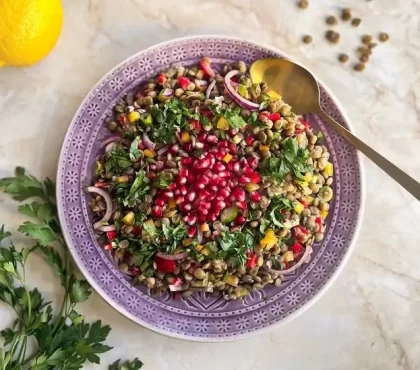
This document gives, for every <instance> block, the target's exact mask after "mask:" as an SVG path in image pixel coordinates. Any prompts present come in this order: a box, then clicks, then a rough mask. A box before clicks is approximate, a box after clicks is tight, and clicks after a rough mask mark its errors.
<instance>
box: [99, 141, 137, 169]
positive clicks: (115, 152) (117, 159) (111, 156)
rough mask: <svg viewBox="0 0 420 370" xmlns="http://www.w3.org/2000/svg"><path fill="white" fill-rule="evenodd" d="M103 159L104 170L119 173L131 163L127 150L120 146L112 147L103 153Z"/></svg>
mask: <svg viewBox="0 0 420 370" xmlns="http://www.w3.org/2000/svg"><path fill="white" fill-rule="evenodd" d="M104 160H105V171H106V172H114V173H120V172H121V171H123V170H124V169H126V168H128V167H130V166H131V165H132V164H133V163H132V162H131V161H130V158H129V156H128V154H127V152H126V151H125V150H124V148H122V147H121V146H115V147H114V148H112V150H110V151H109V152H108V153H106V154H105V156H104Z"/></svg>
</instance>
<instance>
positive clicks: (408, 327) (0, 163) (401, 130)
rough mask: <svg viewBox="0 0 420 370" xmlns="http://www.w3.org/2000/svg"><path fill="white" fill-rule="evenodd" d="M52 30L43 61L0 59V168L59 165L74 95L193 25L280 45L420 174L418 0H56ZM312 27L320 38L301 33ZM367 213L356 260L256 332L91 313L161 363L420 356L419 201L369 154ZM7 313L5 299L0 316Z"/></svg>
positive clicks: (393, 360) (331, 362) (294, 368)
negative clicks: (186, 331)
mask: <svg viewBox="0 0 420 370" xmlns="http://www.w3.org/2000/svg"><path fill="white" fill-rule="evenodd" d="M63 3H64V7H65V24H64V29H63V32H62V35H61V38H60V40H59V43H58V45H57V47H56V48H55V50H54V51H53V52H52V54H51V55H50V56H49V57H48V58H47V59H46V60H44V61H43V62H42V63H41V64H39V65H37V66H35V67H32V68H28V69H21V70H18V69H11V68H3V69H1V70H0V117H1V119H0V176H4V175H8V174H10V173H11V171H12V169H13V168H14V167H15V166H16V165H23V166H25V167H26V168H28V169H30V170H31V172H32V173H33V174H35V175H39V176H45V175H48V176H50V177H54V176H55V171H56V165H57V158H58V154H59V150H60V147H61V143H62V140H63V137H64V134H65V132H66V130H67V127H68V125H69V122H70V120H71V118H72V116H73V114H74V112H75V111H76V109H77V107H78V105H79V103H80V102H81V101H82V99H83V97H84V96H85V94H86V93H87V92H88V91H89V89H90V88H91V86H92V85H93V84H94V83H95V82H96V81H97V80H98V79H99V78H100V77H101V76H102V75H103V74H104V73H106V72H107V71H108V70H109V69H110V68H111V67H113V66H114V65H115V64H116V63H118V62H120V61H122V60H123V59H125V58H126V57H128V56H130V55H131V54H133V53H135V52H137V51H139V50H141V49H143V48H145V47H147V46H150V45H152V44H155V43H157V42H160V41H164V40H168V39H170V38H174V37H179V36H186V35H195V34H206V33H207V34H225V35H234V36H240V37H243V38H246V39H249V40H253V41H257V42H261V43H264V44H268V45H272V46H275V47H278V48H281V49H283V50H285V51H287V52H288V53H290V54H291V55H292V56H294V57H295V58H296V59H297V60H298V61H300V62H302V63H305V64H306V65H307V66H308V67H310V68H311V69H312V70H313V71H314V72H315V73H316V74H317V75H318V76H319V77H320V78H321V79H322V80H324V81H325V82H326V84H327V85H328V86H329V87H330V88H331V89H332V91H333V92H334V93H335V94H336V95H337V97H338V98H339V99H340V101H341V102H342V104H343V105H344V106H345V107H346V110H347V112H348V114H349V116H350V118H351V119H352V121H353V124H354V127H355V129H356V131H357V133H358V134H359V135H360V136H361V137H363V138H364V139H365V140H366V141H367V142H368V143H369V144H370V145H372V146H373V147H374V148H375V149H377V150H379V151H381V152H382V153H383V154H385V155H386V156H387V157H388V158H389V159H391V160H392V161H394V162H395V163H396V164H397V165H399V166H401V167H402V168H403V169H404V170H406V171H407V172H408V173H409V174H411V175H412V176H414V177H415V178H417V179H418V180H420V174H419V172H420V154H419V150H418V148H419V141H420V79H419V76H420V72H419V65H420V3H419V2H418V0H373V1H370V2H367V1H365V0H310V3H311V4H310V10H306V11H302V10H299V9H297V8H296V6H295V5H294V3H295V1H294V0H258V1H257V0H255V1H252V0H177V1H175V0H153V1H152V0H143V1H142V0H119V1H115V0H89V1H88V0H64V1H63ZM340 6H349V7H351V8H353V9H354V11H353V12H354V14H355V15H358V16H361V17H362V18H363V23H362V26H361V27H360V28H358V29H354V28H352V27H351V26H349V25H342V26H340V32H341V33H342V42H341V44H340V46H339V47H332V46H330V45H328V44H327V43H326V42H325V41H324V39H323V33H324V30H325V26H324V22H323V19H324V17H325V15H328V14H330V13H334V12H336V11H337V10H338V9H339V8H340ZM379 31H387V32H389V34H390V36H391V40H390V42H388V43H387V44H384V45H381V46H380V47H378V48H377V50H375V54H374V56H373V58H372V62H371V63H370V64H369V66H368V68H367V69H366V71H365V72H364V73H362V74H357V73H355V72H353V71H352V69H351V67H350V66H346V67H343V66H341V65H339V64H338V63H337V62H336V54H337V52H339V51H343V52H347V53H348V54H350V55H351V56H352V57H354V54H353V49H354V48H355V47H356V45H357V44H358V37H359V36H360V35H361V34H363V33H365V32H366V33H369V32H370V33H372V34H377V33H378V32H379ZM306 33H308V34H311V35H312V36H313V37H314V43H313V44H311V45H309V46H307V45H303V44H302V43H301V42H300V38H301V37H302V35H304V34H306ZM365 170H366V184H367V199H366V212H365V218H364V222H363V226H362V230H361V234H360V238H359V240H358V242H357V245H356V248H355V250H354V253H353V255H352V257H351V259H350V262H349V263H348V264H347V266H346V267H345V269H344V271H343V272H342V274H341V275H340V276H339V278H338V280H337V281H336V283H335V284H334V285H333V286H332V287H331V289H330V290H329V291H328V292H327V293H326V294H325V295H324V296H323V297H322V298H321V299H320V300H319V301H318V302H317V303H316V304H315V305H314V306H312V307H311V308H310V309H309V310H307V311H306V312H305V313H304V314H303V315H301V316H300V317H298V318H297V319H295V320H294V321H292V322H290V323H288V324H285V325H283V326H281V327H279V328H278V329H276V330H273V331H272V332H271V333H269V334H264V335H261V336H258V337H255V338H252V339H248V340H243V341H240V342H236V343H226V344H200V343H191V342H184V341H180V340H175V339H170V338H166V337H164V336H162V335H158V334H155V333H153V332H150V331H148V330H146V329H143V328H141V327H139V326H136V325H135V324H133V323H132V322H131V321H129V320H128V319H126V318H124V317H123V316H121V315H119V314H118V313H117V312H116V311H114V310H113V309H112V308H110V307H109V306H108V305H107V304H105V303H104V302H103V301H102V300H101V299H100V298H99V297H98V296H97V295H96V294H94V295H93V297H92V298H91V299H90V300H89V301H88V303H86V304H84V305H83V307H82V311H83V313H84V314H85V315H86V317H87V319H89V320H94V319H98V318H101V319H103V320H104V321H105V322H106V323H108V324H110V325H111V326H112V328H113V330H112V332H111V335H110V338H109V342H110V344H111V345H113V346H114V347H115V349H114V350H113V351H111V352H109V353H107V354H106V355H104V356H102V365H100V366H97V367H94V366H87V367H86V369H91V368H92V369H93V368H100V369H103V368H105V364H106V363H108V362H110V361H112V360H115V359H116V358H119V357H124V358H125V357H134V356H139V357H140V358H141V359H142V360H143V361H144V362H145V364H146V366H145V368H146V369H159V370H168V369H171V370H188V369H201V370H211V369H215V368H219V369H221V370H225V369H226V370H234V369H238V370H239V369H241V370H248V369H249V370H251V369H267V370H275V369H282V370H303V369H311V370H330V369H331V370H342V369H346V370H347V369H360V370H365V369H366V370H367V369H369V370H414V369H420V345H419V343H420V315H419V312H420V268H419V267H418V266H419V263H420V245H419V244H420V243H419V242H420V231H419V230H420V229H419V224H420V223H419V221H420V205H419V203H418V202H417V201H415V200H414V199H413V198H412V197H411V196H410V195H409V194H407V193H406V192H405V191H404V190H402V189H401V188H400V187H399V186H398V185H396V184H395V183H394V182H393V181H392V180H390V179H389V178H388V177H387V176H386V175H385V174H383V173H382V172H381V170H379V169H378V168H376V167H375V166H374V165H372V164H371V163H369V162H368V161H365ZM0 209H1V212H0V224H1V223H7V224H8V225H9V228H10V229H16V227H17V225H18V224H19V222H21V221H22V219H21V218H20V217H18V216H17V215H16V211H15V209H16V204H14V203H13V202H11V201H10V200H8V199H6V197H5V196H4V195H0ZM42 263H43V262H41V261H40V259H39V258H38V259H37V258H35V259H34V260H33V263H32V265H31V270H30V279H31V280H32V283H33V285H34V286H35V285H36V286H38V287H39V288H41V290H42V291H44V292H46V293H47V295H48V296H49V297H50V298H54V297H58V296H59V295H60V290H59V288H58V284H56V282H55V280H54V278H53V277H52V274H51V272H50V271H49V270H48V269H44V268H41V267H40V266H43V265H41V264H42ZM11 318H12V314H11V312H9V311H8V310H5V309H4V307H3V306H0V327H3V326H4V325H5V324H6V323H7V322H9V320H11Z"/></svg>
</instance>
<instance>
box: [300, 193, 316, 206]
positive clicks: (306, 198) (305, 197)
mask: <svg viewBox="0 0 420 370" xmlns="http://www.w3.org/2000/svg"><path fill="white" fill-rule="evenodd" d="M303 200H304V201H305V202H306V203H308V204H309V205H312V203H313V202H314V200H315V198H313V197H311V196H310V195H305V196H304V197H303Z"/></svg>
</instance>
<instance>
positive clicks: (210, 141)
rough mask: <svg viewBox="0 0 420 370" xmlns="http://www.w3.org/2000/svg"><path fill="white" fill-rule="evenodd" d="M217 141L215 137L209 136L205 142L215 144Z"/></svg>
mask: <svg viewBox="0 0 420 370" xmlns="http://www.w3.org/2000/svg"><path fill="white" fill-rule="evenodd" d="M218 141H219V139H218V138H217V136H216V135H209V136H207V142H208V143H209V144H216V143H217V142H218Z"/></svg>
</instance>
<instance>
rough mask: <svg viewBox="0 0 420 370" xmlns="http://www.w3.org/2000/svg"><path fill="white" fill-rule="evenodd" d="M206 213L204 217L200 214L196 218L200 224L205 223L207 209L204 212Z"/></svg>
mask: <svg viewBox="0 0 420 370" xmlns="http://www.w3.org/2000/svg"><path fill="white" fill-rule="evenodd" d="M205 211H206V212H207V213H206V214H205V215H204V214H201V215H199V216H198V222H199V223H200V224H203V223H204V222H206V221H207V217H206V216H207V214H208V211H207V209H206V210H205Z"/></svg>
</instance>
